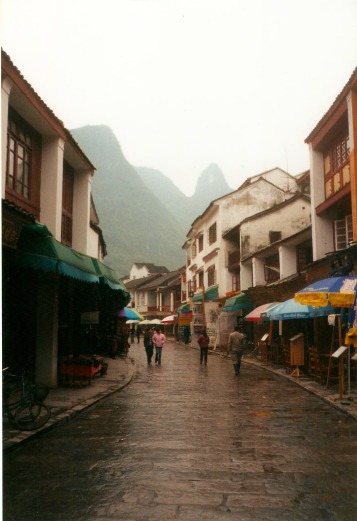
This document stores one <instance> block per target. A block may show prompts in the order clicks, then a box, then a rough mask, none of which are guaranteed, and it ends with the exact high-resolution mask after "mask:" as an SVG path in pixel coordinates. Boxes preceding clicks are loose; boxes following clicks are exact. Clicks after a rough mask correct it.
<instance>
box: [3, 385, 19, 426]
mask: <svg viewBox="0 0 357 521" xmlns="http://www.w3.org/2000/svg"><path fill="white" fill-rule="evenodd" d="M23 399H24V397H23V390H22V386H19V387H16V388H15V389H12V390H11V391H10V392H9V394H8V395H7V396H6V398H5V409H6V412H7V415H8V417H9V419H10V420H13V419H14V417H15V412H16V409H17V408H18V407H20V405H21V404H22V403H23Z"/></svg>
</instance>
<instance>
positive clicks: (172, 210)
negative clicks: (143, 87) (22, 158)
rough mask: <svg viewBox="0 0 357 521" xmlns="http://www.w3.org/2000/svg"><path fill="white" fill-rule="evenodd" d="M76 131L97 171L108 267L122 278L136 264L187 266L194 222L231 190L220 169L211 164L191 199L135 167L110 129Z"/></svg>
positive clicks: (96, 188)
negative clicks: (186, 251)
mask: <svg viewBox="0 0 357 521" xmlns="http://www.w3.org/2000/svg"><path fill="white" fill-rule="evenodd" d="M71 132H72V134H73V136H74V137H75V139H76V140H77V141H78V143H79V145H80V146H81V148H82V149H83V151H84V152H85V153H86V154H87V156H88V157H89V159H90V160H91V161H92V162H93V164H94V165H95V167H96V169H97V170H96V172H95V175H94V178H93V181H92V194H93V198H94V202H95V205H96V209H97V212H98V215H99V220H100V227H101V228H102V230H103V234H104V239H105V241H106V244H107V249H108V256H107V257H106V258H105V262H106V264H108V265H109V266H111V267H112V268H113V269H115V270H116V271H117V273H118V274H119V275H120V276H124V275H126V274H128V273H129V270H130V268H131V266H132V264H133V263H134V262H151V263H154V264H156V265H160V266H162V265H164V266H166V267H167V268H168V269H169V270H175V269H178V268H179V267H180V266H182V265H183V264H184V262H185V258H184V253H183V250H182V245H183V244H184V242H185V238H186V234H187V232H188V231H189V228H190V226H191V224H192V222H193V221H194V220H195V218H196V217H197V216H198V215H200V214H201V213H202V212H203V211H204V210H205V208H206V207H207V206H208V204H209V203H210V202H211V201H212V200H213V199H217V198H218V197H220V196H221V195H224V194H226V193H229V192H230V191H231V188H229V187H228V185H227V183H226V182H225V180H224V176H223V174H222V172H221V171H220V170H219V168H218V167H217V166H216V165H211V166H210V167H208V168H207V169H206V170H205V171H204V172H202V174H201V176H200V178H199V180H198V182H197V187H196V192H195V194H194V195H193V196H192V197H187V196H186V195H184V194H183V193H182V192H181V191H180V190H179V189H178V188H177V187H176V186H175V185H174V183H173V182H172V181H171V180H170V179H168V178H167V177H166V176H165V175H164V174H162V173H161V172H159V171H157V170H153V169H150V168H144V167H137V168H134V167H133V166H132V165H130V164H129V163H128V161H127V160H126V159H125V157H124V154H123V152H122V149H121V147H120V144H119V142H118V140H117V138H116V137H115V135H114V134H113V132H112V130H111V129H110V128H108V127H106V126H86V127H82V128H78V129H75V130H72V131H71Z"/></svg>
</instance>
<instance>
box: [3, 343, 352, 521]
mask: <svg viewBox="0 0 357 521" xmlns="http://www.w3.org/2000/svg"><path fill="white" fill-rule="evenodd" d="M130 355H131V356H132V357H134V358H135V362H136V366H137V369H136V374H135V377H134V379H133V381H132V383H131V384H130V385H129V386H127V387H126V388H125V389H123V390H122V391H120V392H117V393H114V394H113V395H111V396H110V397H109V398H106V399H103V400H102V401H100V402H99V403H98V404H97V405H96V406H95V407H93V408H92V409H90V410H89V411H87V412H85V413H83V414H81V415H80V416H78V417H76V418H75V419H73V420H72V421H71V422H70V423H68V424H66V425H63V426H60V427H58V428H56V429H54V430H53V431H51V432H48V433H46V434H43V435H42V436H40V437H38V438H35V439H33V440H31V441H29V442H28V443H27V444H26V445H23V446H21V447H19V448H18V449H16V450H14V451H12V452H9V453H6V454H4V456H3V458H4V459H3V480H4V483H3V501H4V506H3V509H4V513H3V519H4V521H24V520H26V521H59V520H63V521H108V520H115V521H170V520H178V521H226V520H230V521H232V520H234V521H276V520H279V521H300V520H301V521H303V520H304V521H355V520H356V519H357V503H356V499H357V450H356V449H357V422H356V421H355V420H353V419H352V418H350V417H348V416H346V415H344V414H342V413H340V412H339V411H337V410H336V409H334V408H333V407H331V406H329V405H328V404H327V403H325V402H323V401H322V400H320V399H318V398H316V397H315V396H313V395H311V394H309V393H308V392H306V391H305V390H303V389H301V388H300V387H299V386H297V385H295V384H294V383H291V382H289V381H287V380H285V379H283V378H279V377H277V376H276V375H274V374H272V373H269V372H267V371H264V370H262V369H261V368H259V367H254V366H251V365H247V364H244V365H243V366H242V372H241V375H240V376H239V377H236V376H235V375H234V373H233V369H232V365H231V362H230V361H229V360H226V359H222V358H221V357H220V356H214V355H210V356H209V358H208V365H207V367H205V366H201V365H200V364H199V352H198V351H197V350H195V349H192V348H191V347H187V346H182V345H177V344H170V343H168V344H167V346H165V347H164V351H163V356H162V365H161V366H155V365H151V366H147V365H146V358H145V352H144V348H143V346H142V345H141V344H140V345H134V346H132V348H131V350H130Z"/></svg>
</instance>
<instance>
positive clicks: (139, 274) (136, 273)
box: [130, 264, 149, 280]
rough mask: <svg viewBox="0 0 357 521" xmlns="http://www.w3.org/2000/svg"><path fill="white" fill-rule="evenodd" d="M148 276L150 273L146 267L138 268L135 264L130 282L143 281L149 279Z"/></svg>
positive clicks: (131, 270) (131, 271)
mask: <svg viewBox="0 0 357 521" xmlns="http://www.w3.org/2000/svg"><path fill="white" fill-rule="evenodd" d="M148 275H149V272H148V270H147V268H146V267H145V266H142V267H140V268H138V267H137V266H136V265H135V264H133V265H132V267H131V269H130V280H134V279H142V278H143V277H147V276H148Z"/></svg>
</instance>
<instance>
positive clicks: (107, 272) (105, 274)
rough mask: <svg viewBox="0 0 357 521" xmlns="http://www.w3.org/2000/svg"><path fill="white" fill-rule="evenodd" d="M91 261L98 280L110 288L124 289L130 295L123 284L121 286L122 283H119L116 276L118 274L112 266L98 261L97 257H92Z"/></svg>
mask: <svg viewBox="0 0 357 521" xmlns="http://www.w3.org/2000/svg"><path fill="white" fill-rule="evenodd" d="M92 262H93V265H94V268H95V270H96V273H97V275H98V276H99V277H100V280H101V282H102V283H103V284H106V285H107V286H109V287H110V288H111V289H114V290H121V291H125V292H127V293H128V295H130V294H129V292H128V291H127V289H126V288H125V286H123V284H121V282H120V280H119V278H118V275H117V274H116V272H115V271H114V270H113V269H112V268H109V266H106V265H105V264H103V263H102V262H100V261H99V260H98V259H94V258H92Z"/></svg>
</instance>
